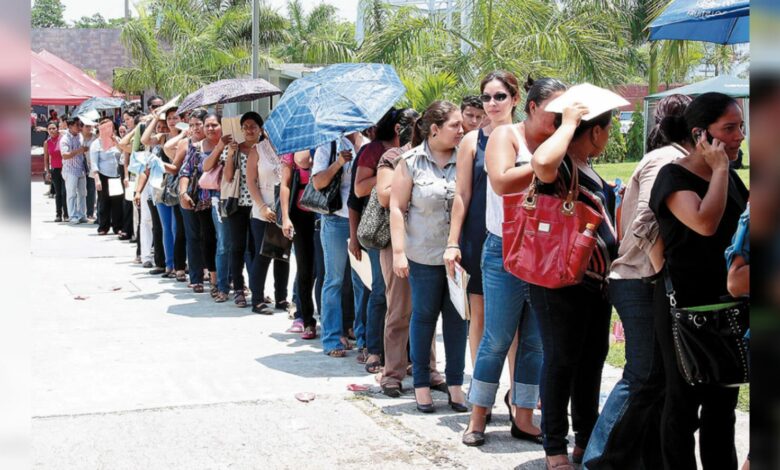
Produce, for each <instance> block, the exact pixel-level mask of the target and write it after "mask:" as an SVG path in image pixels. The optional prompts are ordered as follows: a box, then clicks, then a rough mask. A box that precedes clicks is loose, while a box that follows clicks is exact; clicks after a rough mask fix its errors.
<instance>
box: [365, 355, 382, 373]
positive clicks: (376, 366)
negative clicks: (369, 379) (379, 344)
mask: <svg viewBox="0 0 780 470" xmlns="http://www.w3.org/2000/svg"><path fill="white" fill-rule="evenodd" d="M371 356H374V357H379V356H378V355H377V354H369V357H371ZM381 371H382V359H381V358H380V359H379V360H377V361H369V360H368V358H367V359H366V372H368V373H369V374H376V373H378V372H381Z"/></svg>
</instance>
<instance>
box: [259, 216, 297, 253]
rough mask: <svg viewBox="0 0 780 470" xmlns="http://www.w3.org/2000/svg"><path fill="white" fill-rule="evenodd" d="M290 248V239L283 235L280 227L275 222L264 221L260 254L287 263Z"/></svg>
mask: <svg viewBox="0 0 780 470" xmlns="http://www.w3.org/2000/svg"><path fill="white" fill-rule="evenodd" d="M291 248H292V240H290V239H289V238H287V237H285V236H284V233H283V232H282V229H280V228H279V227H277V226H276V224H273V223H270V222H268V223H266V225H265V232H263V242H262V244H261V245H260V255H262V256H267V257H268V258H273V259H278V260H281V261H285V262H288V263H289V262H290V249H291Z"/></svg>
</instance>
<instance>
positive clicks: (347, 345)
mask: <svg viewBox="0 0 780 470" xmlns="http://www.w3.org/2000/svg"><path fill="white" fill-rule="evenodd" d="M339 341H341V344H342V345H344V349H345V350H346V351H352V348H354V345H353V344H352V343H350V342H349V340H348V339H347V338H345V337H343V336H342V337H341V339H340V340H339Z"/></svg>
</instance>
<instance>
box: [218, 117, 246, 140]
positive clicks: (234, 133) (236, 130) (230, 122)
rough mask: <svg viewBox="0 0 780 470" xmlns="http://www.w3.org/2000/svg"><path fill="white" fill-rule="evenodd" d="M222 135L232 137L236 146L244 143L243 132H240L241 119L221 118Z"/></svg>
mask: <svg viewBox="0 0 780 470" xmlns="http://www.w3.org/2000/svg"><path fill="white" fill-rule="evenodd" d="M222 135H229V136H231V137H233V140H234V141H235V142H236V143H237V144H240V143H242V142H244V132H243V131H242V130H241V117H239V116H233V117H226V118H222Z"/></svg>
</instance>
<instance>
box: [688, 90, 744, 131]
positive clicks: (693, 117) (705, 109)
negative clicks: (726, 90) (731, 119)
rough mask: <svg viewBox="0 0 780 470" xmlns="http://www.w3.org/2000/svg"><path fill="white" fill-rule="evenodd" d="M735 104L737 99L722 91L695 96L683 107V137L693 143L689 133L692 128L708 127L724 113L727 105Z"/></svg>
mask: <svg viewBox="0 0 780 470" xmlns="http://www.w3.org/2000/svg"><path fill="white" fill-rule="evenodd" d="M736 104H737V100H735V99H734V98H732V97H730V96H728V95H724V94H723V93H717V92H711V93H704V94H702V95H699V96H697V97H696V99H694V100H693V101H691V103H690V104H689V105H688V107H687V108H686V109H685V114H684V116H685V129H686V131H687V132H686V136H685V138H686V139H688V141H689V142H691V143H694V142H693V136H692V135H691V132H692V131H693V129H694V128H696V127H698V128H700V129H706V128H708V127H710V125H711V124H712V123H713V122H715V121H717V120H718V119H720V117H721V116H723V114H725V113H726V109H728V107H729V106H731V105H736Z"/></svg>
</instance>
